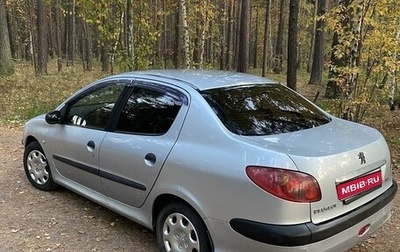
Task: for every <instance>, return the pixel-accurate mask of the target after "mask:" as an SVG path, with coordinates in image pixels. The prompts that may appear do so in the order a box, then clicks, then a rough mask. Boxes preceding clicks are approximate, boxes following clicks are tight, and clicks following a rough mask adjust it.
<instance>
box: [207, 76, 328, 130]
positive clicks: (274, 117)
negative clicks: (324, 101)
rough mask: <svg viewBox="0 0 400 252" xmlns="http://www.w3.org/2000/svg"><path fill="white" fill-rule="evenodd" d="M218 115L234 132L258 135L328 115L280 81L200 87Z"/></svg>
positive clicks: (309, 123)
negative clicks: (278, 82)
mask: <svg viewBox="0 0 400 252" xmlns="http://www.w3.org/2000/svg"><path fill="white" fill-rule="evenodd" d="M202 95H203V97H204V98H205V99H206V100H207V102H208V103H209V104H210V106H211V107H212V108H213V110H214V112H215V113H216V114H217V116H218V117H219V119H220V120H221V121H222V123H223V124H224V125H225V127H226V128H228V129H229V130H230V131H232V132H233V133H235V134H239V135H246V136H262V135H272V134H281V133H286V132H294V131H299V130H303V129H309V128H313V127H318V126H320V125H323V124H326V123H328V122H330V118H329V117H328V116H326V115H325V114H324V113H322V112H321V111H320V110H319V109H317V108H316V107H315V106H314V105H313V104H311V103H310V102H309V101H307V100H306V99H304V98H303V97H301V96H300V95H298V94H296V93H295V92H293V91H291V90H290V89H288V88H286V87H284V86H283V85H280V84H272V85H271V84H266V85H248V86H240V87H230V88H217V89H211V90H206V91H202Z"/></svg>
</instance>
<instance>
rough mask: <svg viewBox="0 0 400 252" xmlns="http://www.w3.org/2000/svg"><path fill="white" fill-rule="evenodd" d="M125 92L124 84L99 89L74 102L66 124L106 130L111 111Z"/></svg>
mask: <svg viewBox="0 0 400 252" xmlns="http://www.w3.org/2000/svg"><path fill="white" fill-rule="evenodd" d="M123 90H124V84H122V83H121V84H113V85H109V86H105V87H102V88H99V89H97V90H95V91H92V92H90V93H88V94H85V95H84V96H83V97H81V98H79V99H78V100H76V101H74V102H73V103H72V104H71V105H70V107H69V110H68V113H67V116H66V122H67V123H68V124H73V125H79V126H83V127H89V128H97V129H104V128H105V127H106V124H107V122H108V119H109V116H110V114H111V111H112V110H113V108H114V105H115V103H116V102H117V100H118V98H119V96H120V95H121V93H122V91H123Z"/></svg>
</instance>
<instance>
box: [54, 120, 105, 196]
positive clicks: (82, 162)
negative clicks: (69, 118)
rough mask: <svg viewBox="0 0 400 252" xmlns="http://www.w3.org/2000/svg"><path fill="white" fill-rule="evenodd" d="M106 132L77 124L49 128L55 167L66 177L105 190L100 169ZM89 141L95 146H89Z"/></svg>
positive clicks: (97, 189) (94, 188)
mask: <svg viewBox="0 0 400 252" xmlns="http://www.w3.org/2000/svg"><path fill="white" fill-rule="evenodd" d="M105 134H106V133H105V131H100V130H95V129H90V128H83V127H79V126H75V125H62V126H61V127H59V125H57V126H53V127H49V130H48V135H47V139H48V140H47V144H48V145H49V146H50V149H51V152H52V158H53V163H54V168H55V169H56V170H57V172H58V173H60V174H61V175H62V176H64V177H66V178H68V179H70V180H73V181H75V182H77V183H79V184H81V185H84V186H86V187H88V188H90V189H92V190H95V191H98V192H102V191H103V190H102V186H101V184H100V178H99V176H98V170H99V152H100V145H101V143H102V141H103V138H104V136H105ZM89 142H92V143H93V144H94V147H89V146H88V145H90V144H89ZM57 143H63V144H62V145H60V144H57ZM77 166H80V167H82V168H78V167H77ZM83 166H86V169H85V168H84V167H83ZM88 170H90V171H88Z"/></svg>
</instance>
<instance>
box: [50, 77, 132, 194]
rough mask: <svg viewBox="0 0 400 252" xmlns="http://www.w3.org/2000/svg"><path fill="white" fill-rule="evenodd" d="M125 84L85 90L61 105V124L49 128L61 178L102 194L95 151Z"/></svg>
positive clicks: (51, 144) (96, 151)
mask: <svg viewBox="0 0 400 252" xmlns="http://www.w3.org/2000/svg"><path fill="white" fill-rule="evenodd" d="M126 82H129V81H128V80H118V81H111V82H107V83H103V84H100V85H97V86H95V87H94V88H92V89H89V90H87V91H86V92H84V93H83V94H81V95H79V96H77V97H76V98H75V99H73V100H72V101H71V102H68V103H67V104H66V105H65V106H67V107H66V108H64V109H65V111H66V114H65V115H64V116H63V118H64V121H63V123H61V124H56V125H53V126H51V127H49V132H48V143H49V146H51V148H52V153H53V160H54V167H55V168H56V170H57V172H59V173H60V174H61V175H62V176H63V177H65V178H67V179H70V180H72V181H74V182H77V183H79V184H81V185H83V186H85V187H87V188H90V189H92V190H95V191H98V192H102V187H101V184H100V178H99V176H98V173H99V159H98V158H99V147H100V145H101V142H102V140H103V138H104V135H105V128H106V127H107V125H108V123H109V119H110V117H111V115H112V111H113V109H114V105H115V104H116V103H117V101H118V99H120V96H121V94H122V93H123V90H124V88H125V86H126V85H125V83H126ZM72 181H70V182H71V183H73V182H72Z"/></svg>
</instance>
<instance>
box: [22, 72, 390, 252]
mask: <svg viewBox="0 0 400 252" xmlns="http://www.w3.org/2000/svg"><path fill="white" fill-rule="evenodd" d="M120 80H123V82H124V83H125V85H126V87H127V88H126V89H127V90H132V89H134V88H135V85H138V83H142V82H148V83H149V85H156V86H161V87H166V88H169V89H174V90H176V91H177V92H180V93H182V94H184V96H185V97H186V99H187V100H186V101H185V102H184V104H183V105H182V106H181V108H180V110H179V113H178V115H177V117H176V119H175V121H174V122H173V124H172V126H171V127H170V129H169V130H168V131H167V132H166V133H165V134H158V135H157V134H153V135H151V134H132V133H131V134H128V133H126V132H118V131H117V130H115V123H113V122H111V123H109V124H108V126H107V127H106V128H105V129H104V130H99V129H90V128H85V127H83V126H82V125H66V124H62V123H61V124H55V125H49V124H47V123H46V122H45V120H44V116H38V117H36V118H33V119H31V120H30V121H29V122H27V123H26V125H25V128H24V143H25V145H26V144H27V143H29V142H31V141H35V140H36V141H38V142H39V143H40V144H41V146H42V148H43V150H44V152H45V154H46V156H47V158H48V162H49V165H50V169H51V172H52V175H53V179H54V181H55V182H56V183H57V184H60V185H62V186H64V187H66V188H68V189H70V190H72V191H74V192H76V193H79V194H81V195H83V196H85V197H87V198H89V199H91V200H93V201H95V202H97V203H99V204H101V205H103V206H105V207H108V208H110V209H111V210H113V211H115V212H117V213H119V214H121V215H123V216H125V217H128V218H130V219H132V220H134V221H136V222H138V223H139V224H141V225H143V226H145V227H147V228H150V229H154V227H155V226H154V225H155V218H156V214H157V211H158V210H159V209H157V207H159V205H158V204H159V203H160V201H159V199H161V198H163V197H165V196H166V197H168V199H170V198H169V197H170V196H173V197H174V198H175V199H180V201H182V202H186V204H188V205H190V206H191V207H192V208H193V209H194V210H195V211H196V212H197V213H198V214H199V216H200V217H201V218H202V219H203V220H204V222H205V224H206V226H207V229H208V231H209V233H210V236H211V238H212V243H213V246H214V250H215V251H230V252H233V251H321V247H323V248H324V250H326V251H344V250H347V249H349V248H351V247H352V246H354V245H355V244H357V243H358V242H360V241H362V240H363V239H365V238H366V237H367V236H368V235H369V234H371V233H372V232H373V231H375V230H376V229H378V228H379V227H380V226H382V225H383V224H384V223H385V222H386V221H387V220H388V219H389V217H390V208H391V204H392V202H391V203H387V201H390V200H391V199H392V198H389V196H390V197H394V194H395V190H396V189H397V186H396V184H395V183H394V182H393V181H392V175H391V161H390V152H389V149H388V146H387V144H386V142H385V140H384V138H383V136H382V135H381V134H380V133H379V132H378V131H377V130H375V129H372V128H370V127H367V126H364V125H360V124H355V123H352V122H348V121H344V120H341V119H338V118H335V117H333V116H331V115H329V114H327V113H326V112H324V114H326V115H327V116H328V117H329V118H331V121H330V122H328V123H326V124H324V125H322V126H318V127H315V128H309V129H305V130H300V131H295V132H290V133H282V134H274V135H267V136H244V135H240V134H235V133H232V132H231V131H229V130H228V129H227V127H225V125H224V124H223V122H221V120H220V118H219V117H218V116H217V114H216V113H215V111H214V110H213V108H212V107H211V106H210V105H209V104H208V102H207V101H206V99H204V97H203V96H202V94H201V92H200V91H201V90H210V89H213V88H226V87H234V86H238V85H248V84H263V85H264V84H267V85H268V84H274V85H275V84H276V82H275V81H272V80H269V79H266V78H262V77H258V76H253V75H247V74H242V73H229V72H223V71H213V70H211V71H210V70H152V71H139V72H132V73H122V74H119V75H116V76H111V77H107V78H104V79H102V80H99V81H96V82H94V83H93V84H91V85H88V86H87V87H84V88H83V89H82V90H80V91H77V92H76V93H75V94H74V95H73V96H72V97H70V98H69V99H67V100H66V101H65V102H63V103H62V104H60V105H59V106H58V107H57V109H56V110H65V109H67V107H68V105H69V103H70V102H71V101H73V100H74V99H75V98H76V97H77V96H79V95H80V94H81V93H82V92H85V91H87V90H89V89H91V88H94V87H96V85H101V84H102V83H109V82H114V81H116V82H117V81H120ZM141 85H142V84H141ZM126 92H128V91H126ZM126 94H127V93H126ZM126 94H125V93H124V94H123V95H122V96H123V97H125V96H126ZM124 99H125V98H124ZM126 99H127V98H126ZM122 100H123V99H122ZM119 102H121V101H119ZM316 108H317V107H316ZM317 109H318V110H320V109H319V108H317ZM321 111H322V110H321ZM119 113H121V111H120V108H119V107H118V104H117V106H116V109H114V110H113V112H112V116H110V118H113V120H118V116H119ZM90 141H92V142H93V143H94V146H95V148H93V145H92V144H89V142H90ZM149 154H151V155H149ZM77 166H78V169H77ZM247 166H261V167H269V168H279V169H285V170H290V171H300V172H302V173H306V174H309V175H311V176H312V177H314V178H315V179H316V180H317V181H318V184H319V187H320V189H321V194H322V198H321V200H319V201H316V202H312V203H299V202H292V201H288V200H282V199H280V198H278V197H277V196H274V195H272V194H270V193H268V192H266V191H264V190H263V189H261V188H260V187H259V186H258V185H256V184H255V183H254V182H252V181H251V180H250V179H249V177H248V176H247V174H246V167H247ZM374 171H381V172H382V180H383V183H382V185H381V186H380V187H377V188H375V190H373V191H370V192H368V193H365V194H362V195H358V196H356V197H355V198H352V199H351V200H347V199H346V200H339V198H338V194H337V191H336V186H337V185H338V184H340V183H343V182H346V181H353V179H355V178H359V177H361V176H363V175H365V174H371V172H374ZM389 191H390V195H389V196H387V194H389ZM386 196H387V198H386V201H384V202H385V204H382V205H379V204H378V205H375V206H374V208H371V209H372V210H370V211H368V214H366V211H361V213H362V215H360V216H357V218H356V219H357V222H356V223H351V226H350V227H346V229H345V230H343V231H341V232H339V233H329V238H326V239H323V240H321V241H317V242H313V243H310V244H305V245H302V246H285V245H282V246H277V245H272V244H268V243H265V242H259V241H256V240H254V239H252V238H249V237H247V236H246V235H243V234H240V232H238V231H235V230H234V227H233V226H232V220H238V219H239V220H246V221H248V222H254V223H261V225H262V224H265V225H271V226H277V227H283V230H285V229H286V228H287V227H290V226H292V225H293V226H301V225H309V226H312V225H315V226H318V225H320V226H322V225H333V226H334V225H335V220H338V219H342V218H344V219H345V218H346V216H350V215H351V214H352V213H356V212H357V211H360V209H361V210H362V209H369V207H370V205H371V204H372V203H374V201H375V200H376V199H380V198H382V197H386ZM377 207H379V210H376V209H377ZM364 214H365V216H364ZM365 225H370V228H369V231H368V232H366V233H365V234H363V235H361V236H359V235H358V232H359V231H360V229H361V228H362V227H364V226H365ZM332 230H335V229H332ZM312 232H313V230H310V233H311V235H312Z"/></svg>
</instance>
